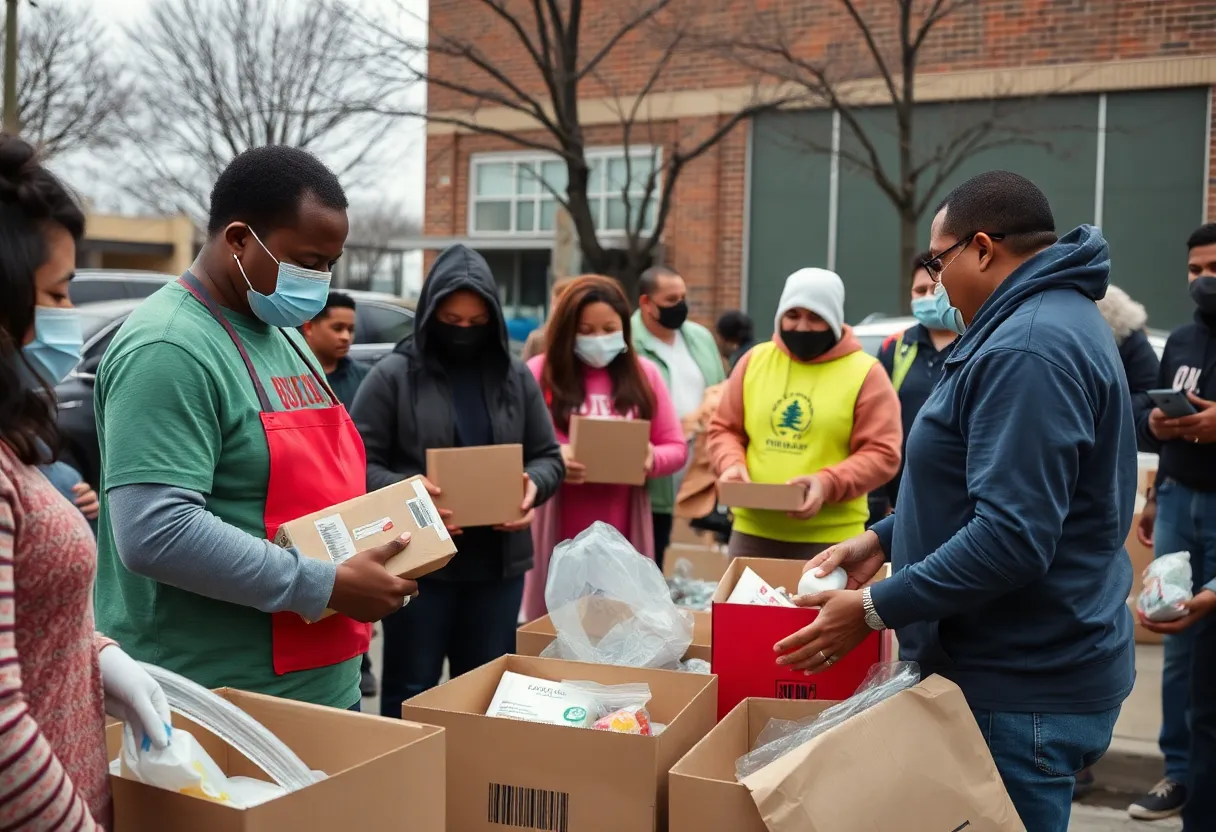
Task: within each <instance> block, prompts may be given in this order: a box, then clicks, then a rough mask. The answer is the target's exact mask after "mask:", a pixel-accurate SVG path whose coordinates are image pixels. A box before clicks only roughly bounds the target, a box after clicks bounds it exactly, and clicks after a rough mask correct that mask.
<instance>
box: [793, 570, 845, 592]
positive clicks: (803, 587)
mask: <svg viewBox="0 0 1216 832" xmlns="http://www.w3.org/2000/svg"><path fill="white" fill-rule="evenodd" d="M818 571H819V570H818V568H815V569H808V570H807V571H806V572H803V573H802V578H801V579H799V581H798V594H799V595H818V594H819V593H821V592H827V591H829V590H832V589H844V588H845V586H847V585H848V583H849V576H848V575H847V574H846V573H845V571H844V570H843V569H841V568H840V567H839V566H838V567H836V568H835V569H833V570H832V571H831V572H829V573H828V574H827V575H826V576H824V577H822V578H821V577H819V576H818V575H816V574H815V573H816V572H818Z"/></svg>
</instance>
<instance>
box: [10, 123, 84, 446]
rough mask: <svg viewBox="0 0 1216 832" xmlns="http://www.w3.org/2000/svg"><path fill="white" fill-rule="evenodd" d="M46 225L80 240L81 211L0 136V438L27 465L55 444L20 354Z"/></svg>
mask: <svg viewBox="0 0 1216 832" xmlns="http://www.w3.org/2000/svg"><path fill="white" fill-rule="evenodd" d="M53 225H58V226H61V227H62V228H63V229H65V230H66V231H67V232H68V233H69V234H71V235H72V238H73V239H74V240H77V241H79V240H80V239H81V237H83V236H84V212H83V211H82V210H81V208H80V205H79V204H77V202H76V199H75V198H74V197H73V195H72V193H71V192H70V191H69V190H68V189H67V188H66V187H65V186H64V185H63V183H62V182H60V181H59V179H58V178H57V177H56V176H55V175H54V174H53V173H51V172H50V171H49V170H47V169H46V168H45V167H43V166H42V164H41V162H40V161H39V159H38V154H37V151H36V150H35V149H34V147H33V146H32V145H31V144H29V142H26V141H24V140H22V139H20V138H18V137H16V136H12V135H8V134H0V440H3V441H4V442H5V443H6V444H7V445H9V447H11V448H12V449H13V451H14V452H15V453H16V454H17V457H18V458H19V459H20V460H21V461H22V462H24V463H26V464H27V465H33V464H36V463H40V462H46V461H49V458H48V456H47V455H48V453H50V454H53V452H54V451H55V449H56V448H58V446H59V435H58V432H57V431H56V429H55V400H54V394H53V393H52V392H51V391H46V390H42V389H40V385H39V384H37V383H36V382H35V381H34V379H36V378H37V374H36V372H35V370H34V368H33V367H32V366H31V365H30V364H29V363H28V362H27V361H26V359H25V354H24V353H23V352H22V349H21V347H22V343H23V342H24V340H25V336H26V333H28V332H29V331H30V327H32V326H33V325H34V306H35V287H34V274H35V273H36V272H37V271H38V269H39V267H41V266H42V264H43V263H44V262H46V260H47V257H48V256H49V252H48V250H47V239H46V230H47V227H48V226H53Z"/></svg>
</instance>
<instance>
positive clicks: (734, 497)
mask: <svg viewBox="0 0 1216 832" xmlns="http://www.w3.org/2000/svg"><path fill="white" fill-rule="evenodd" d="M805 499H806V488H805V487H804V486H801V485H789V484H787V483H768V482H721V481H719V483H718V502H719V503H721V504H722V505H724V506H730V507H731V508H752V509H764V510H768V511H797V510H798V509H800V508H802V503H803V501H804V500H805Z"/></svg>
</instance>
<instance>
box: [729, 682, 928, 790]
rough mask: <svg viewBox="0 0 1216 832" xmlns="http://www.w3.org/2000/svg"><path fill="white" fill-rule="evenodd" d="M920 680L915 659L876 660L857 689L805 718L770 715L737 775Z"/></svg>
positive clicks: (743, 775) (749, 772) (738, 765)
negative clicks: (781, 717)
mask: <svg viewBox="0 0 1216 832" xmlns="http://www.w3.org/2000/svg"><path fill="white" fill-rule="evenodd" d="M919 681H920V667H919V666H918V665H917V664H916V662H888V663H885V664H876V665H874V666H873V667H871V668H870V672H869V673H868V674H866V678H865V681H863V682H862V683H861V685H860V686H859V687H858V688H857V692H856V693H854V694H853V695H852V696H850V697H849V698H848V699H846V700H844V701H843V702H839V703H837V704H835V705H833V706H832V707H830V708H828V709H827V710H826V711H823V712H822V713H820V714H817V715H815V716H812V717H807V718H806V719H799V720H789V719H770V720H769V721H768V724H767V725H765V726H764V730H762V731H761V732H760V735H759V736H757V737H756V744H755V746H754V747H753V748H752V750H751V751H749V752H747V753H746V754H744V755H743V756H742V757H740V758H739V759H738V760H736V761H735V777H736V779H738V780H739V781H740V782H742V781H743V779H744V778H746V777H749V776H751V775H752V774H755V773H756V772H757V771H759V770H760V769H762V768H764V767H765V766H767V765H770V764H772V763H774V762H776V761H777V760H779V759H781V758H782V757H784V756H785V755H786V754H788V753H790V752H791V751H793V750H794V749H795V748H798V747H799V746H802V745H805V744H806V743H808V742H810V741H811V740H813V739H814V738H815V737H817V736H819V735H820V734H822V733H823V732H825V731H827V730H829V729H831V728H834V727H836V726H837V725H839V724H840V723H842V722H844V721H845V720H847V719H851V718H852V717H854V716H856V715H857V714H859V713H861V712H862V711H864V710H866V709H867V708H872V707H874V706H875V705H877V704H878V703H879V702H882V701H883V700H884V699H889V698H891V697H892V696H894V695H895V694H897V693H899V692H900V691H904V690H907V689H908V688H910V687H913V686H914V685H916V683H917V682H919Z"/></svg>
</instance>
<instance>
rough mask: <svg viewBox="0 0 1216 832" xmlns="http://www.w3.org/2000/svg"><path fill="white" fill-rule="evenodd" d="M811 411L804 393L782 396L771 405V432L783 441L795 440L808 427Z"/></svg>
mask: <svg viewBox="0 0 1216 832" xmlns="http://www.w3.org/2000/svg"><path fill="white" fill-rule="evenodd" d="M813 413H814V409H813V408H812V407H811V400H810V399H809V398H808V397H807V396H805V395H804V394H802V393H792V394H790V395H787V396H784V397H782V398H781V399H779V400H778V401H777V403H776V404H775V405H773V415H772V425H773V433H774V434H776V436H777V437H778V438H779V439H781V440H784V441H785V442H789V441H791V440H797V439H799V438H800V437H802V435H803V434H805V433H806V432H807V431H808V430H809V429H810V427H811V416H812V414H813ZM791 450H793V448H791Z"/></svg>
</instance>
